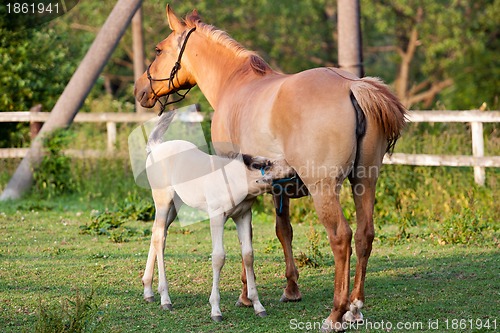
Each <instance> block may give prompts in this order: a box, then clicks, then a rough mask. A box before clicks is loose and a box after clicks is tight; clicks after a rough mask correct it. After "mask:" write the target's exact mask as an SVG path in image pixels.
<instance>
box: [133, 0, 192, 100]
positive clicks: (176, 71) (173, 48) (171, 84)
mask: <svg viewBox="0 0 500 333" xmlns="http://www.w3.org/2000/svg"><path fill="white" fill-rule="evenodd" d="M167 19H168V24H169V26H170V29H171V30H172V33H171V34H170V35H169V36H168V37H167V38H165V39H164V40H163V41H161V42H160V43H158V44H157V45H156V58H155V60H154V61H153V62H152V63H151V65H149V67H148V69H147V70H146V72H145V73H144V74H142V76H141V77H140V78H139V79H138V80H137V81H136V83H135V91H134V95H135V97H136V99H137V100H138V101H139V102H140V103H141V105H142V106H144V107H148V108H149V107H153V106H154V105H155V103H156V101H157V100H158V99H159V98H160V97H161V96H165V95H170V94H172V93H175V92H177V91H179V90H183V89H189V88H192V87H193V86H195V85H196V81H195V79H194V78H193V76H192V75H191V73H190V72H189V71H187V70H186V69H185V66H184V62H183V57H182V54H183V53H182V50H183V49H184V48H185V47H186V45H187V44H188V43H189V38H190V35H191V33H193V32H194V29H195V26H194V24H195V23H196V22H197V21H200V18H199V16H198V12H197V11H196V10H193V12H192V13H191V14H190V15H189V16H188V18H187V19H186V22H189V23H188V24H186V22H183V21H181V20H179V18H178V17H177V16H176V15H175V13H174V12H173V10H172V9H171V8H170V7H169V6H168V5H167Z"/></svg>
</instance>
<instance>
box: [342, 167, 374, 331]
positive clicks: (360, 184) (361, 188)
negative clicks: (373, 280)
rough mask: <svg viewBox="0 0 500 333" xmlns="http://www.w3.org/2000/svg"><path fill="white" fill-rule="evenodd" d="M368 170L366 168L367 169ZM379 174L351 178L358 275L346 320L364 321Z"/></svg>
mask: <svg viewBox="0 0 500 333" xmlns="http://www.w3.org/2000/svg"><path fill="white" fill-rule="evenodd" d="M365 171H366V170H365ZM376 173H377V175H368V174H367V175H366V177H363V178H362V177H359V178H351V179H350V180H351V188H352V192H353V197H354V203H355V205H356V222H357V228H356V233H355V235H354V240H355V243H356V256H357V259H358V260H357V263H356V276H355V278H354V287H353V290H352V292H351V297H350V299H351V304H350V306H349V311H348V312H347V313H346V314H345V317H344V319H345V321H348V322H355V321H362V320H363V315H362V313H361V311H360V310H361V308H362V307H363V304H364V302H365V288H364V286H365V277H366V267H367V265H368V258H369V257H370V254H371V251H372V243H373V238H374V237H375V228H374V225H373V206H374V203H375V186H376V183H377V176H378V171H377V172H376Z"/></svg>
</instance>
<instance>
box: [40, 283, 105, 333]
mask: <svg viewBox="0 0 500 333" xmlns="http://www.w3.org/2000/svg"><path fill="white" fill-rule="evenodd" d="M106 331H108V329H107V328H106V327H105V325H104V322H103V312H102V311H101V310H100V309H99V305H98V304H96V302H95V297H94V291H92V292H91V293H90V294H87V295H86V294H80V292H77V294H76V296H75V297H74V299H64V300H63V301H61V303H60V304H46V303H44V302H42V301H41V300H40V303H39V306H38V311H37V322H36V324H35V328H34V332H36V333H55V332H57V333H91V332H106Z"/></svg>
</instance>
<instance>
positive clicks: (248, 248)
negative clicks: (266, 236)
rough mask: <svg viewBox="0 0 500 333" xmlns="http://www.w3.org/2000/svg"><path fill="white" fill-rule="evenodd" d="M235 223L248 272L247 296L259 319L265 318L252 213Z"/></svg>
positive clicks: (237, 219) (244, 215) (236, 219)
mask: <svg viewBox="0 0 500 333" xmlns="http://www.w3.org/2000/svg"><path fill="white" fill-rule="evenodd" d="M234 222H235V223H236V230H237V231H238V238H239V240H240V244H241V257H242V260H243V264H244V268H245V272H246V281H247V294H246V295H245V296H246V297H247V298H248V299H249V300H250V301H251V302H252V305H253V309H254V311H255V314H256V315H258V316H259V317H265V316H267V313H266V309H265V308H264V306H262V304H261V303H260V300H259V294H258V292H257V285H256V282H255V272H254V269H253V261H254V260H253V247H252V211H251V210H248V211H247V212H246V213H244V214H243V215H242V216H239V217H238V218H235V219H234Z"/></svg>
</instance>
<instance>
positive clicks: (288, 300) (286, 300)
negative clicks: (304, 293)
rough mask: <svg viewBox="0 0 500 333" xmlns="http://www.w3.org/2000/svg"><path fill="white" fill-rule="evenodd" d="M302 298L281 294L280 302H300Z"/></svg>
mask: <svg viewBox="0 0 500 333" xmlns="http://www.w3.org/2000/svg"><path fill="white" fill-rule="evenodd" d="M301 300H302V297H298V298H288V297H286V296H285V294H283V295H281V298H280V302H282V303H288V302H300V301H301Z"/></svg>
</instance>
